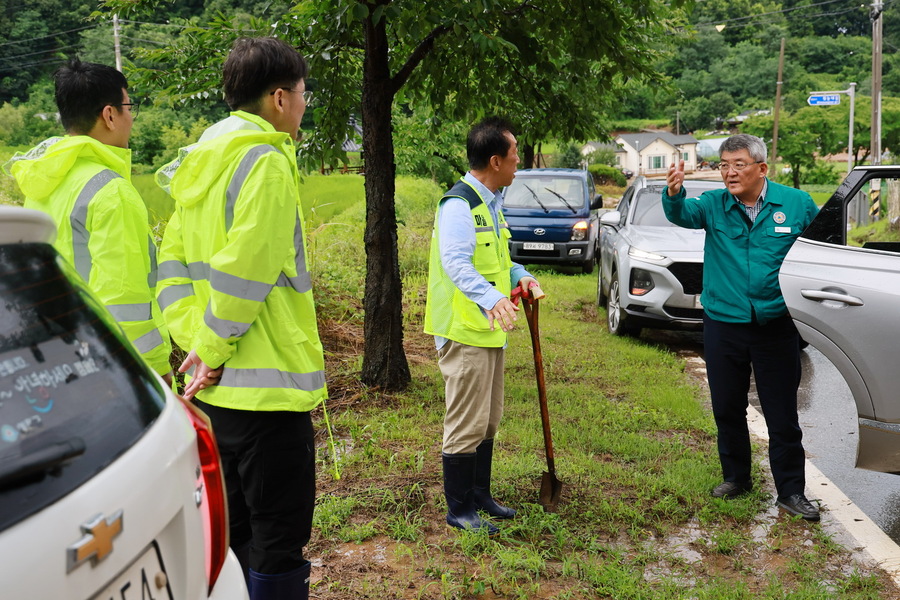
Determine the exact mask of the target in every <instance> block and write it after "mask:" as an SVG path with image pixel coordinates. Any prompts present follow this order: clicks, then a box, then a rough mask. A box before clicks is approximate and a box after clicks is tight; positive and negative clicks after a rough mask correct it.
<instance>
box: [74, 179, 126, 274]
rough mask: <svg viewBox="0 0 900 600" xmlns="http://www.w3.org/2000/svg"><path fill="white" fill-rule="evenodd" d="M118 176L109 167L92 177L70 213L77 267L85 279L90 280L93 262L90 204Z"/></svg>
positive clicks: (82, 189)
mask: <svg viewBox="0 0 900 600" xmlns="http://www.w3.org/2000/svg"><path fill="white" fill-rule="evenodd" d="M118 178H119V175H118V174H117V173H115V172H114V171H110V170H109V169H104V170H103V171H100V172H99V173H97V174H96V175H94V176H93V177H91V178H90V179H89V180H88V182H87V183H86V184H84V187H83V188H81V192H79V194H78V198H76V199H75V205H74V206H73V207H72V214H70V215H69V224H70V225H71V226H72V251H73V254H74V257H75V269H76V270H77V271H78V274H79V275H81V277H82V279H84V280H85V281H89V280H90V276H91V264H92V261H91V251H90V249H89V248H88V242H89V241H90V239H91V232H90V231H88V229H87V214H88V205H89V204H90V203H91V200H93V199H94V196H96V195H97V192H99V191H100V190H101V189H102V188H103V186H104V185H106V184H107V183H109V182H110V181H112V180H113V179H118Z"/></svg>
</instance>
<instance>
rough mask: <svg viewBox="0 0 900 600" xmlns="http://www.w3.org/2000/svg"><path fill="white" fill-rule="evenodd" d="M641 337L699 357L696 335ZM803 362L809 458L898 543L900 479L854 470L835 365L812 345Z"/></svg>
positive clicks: (850, 420) (853, 432) (847, 403)
mask: <svg viewBox="0 0 900 600" xmlns="http://www.w3.org/2000/svg"><path fill="white" fill-rule="evenodd" d="M641 337H642V338H644V339H646V340H648V341H651V340H652V341H655V342H660V343H664V344H666V345H668V346H669V347H670V348H671V349H672V350H673V351H675V352H677V353H678V354H679V355H681V356H684V357H685V358H686V359H687V360H688V361H689V362H691V361H692V360H694V361H697V360H699V359H698V358H692V357H698V356H702V353H703V344H702V334H699V333H693V332H690V333H689V332H673V331H662V330H656V331H654V330H645V331H644V333H643V334H641ZM802 364H803V379H802V381H801V382H800V392H799V396H798V405H799V411H800V425H801V427H802V428H803V446H804V448H805V449H806V455H807V458H808V459H809V460H810V462H812V463H813V465H814V466H815V467H816V468H817V469H819V470H820V471H821V472H822V474H823V475H825V477H827V478H828V479H830V480H831V481H832V482H834V484H835V485H836V486H837V487H838V488H840V490H841V491H842V492H843V493H844V494H845V495H846V496H847V497H848V498H849V499H850V500H851V501H852V502H853V503H854V504H856V506H857V507H858V508H859V509H860V510H861V511H862V512H863V513H864V514H865V515H866V516H867V517H869V518H870V519H872V521H873V522H874V523H875V524H876V525H878V527H880V528H881V529H882V531H884V532H885V533H886V534H887V535H888V536H889V537H890V538H891V539H892V540H893V541H894V542H895V543H897V544H900V476H898V475H890V474H887V473H877V472H874V471H867V470H864V469H857V468H856V467H855V466H854V465H855V461H856V445H857V438H858V429H859V427H858V424H857V415H856V405H855V403H854V402H853V397H852V396H851V395H850V389H849V388H848V387H847V384H846V383H845V382H844V379H843V377H841V374H840V373H839V372H838V370H837V369H836V368H835V367H834V365H832V364H831V362H830V361H829V360H828V359H827V358H825V356H824V355H822V353H821V352H819V351H818V350H816V349H815V348H813V347H812V346H809V347H807V348H806V349H805V350H804V351H803V354H802ZM701 368H702V367H701ZM752 394H755V389H753V387H751V395H752ZM751 403H752V404H753V405H754V406H756V407H757V409H758V408H759V403H758V401H757V400H756V399H755V398H752V397H751ZM807 487H808V490H807V491H808V493H809V497H810V499H815V498H816V490H815V489H810V488H809V486H807Z"/></svg>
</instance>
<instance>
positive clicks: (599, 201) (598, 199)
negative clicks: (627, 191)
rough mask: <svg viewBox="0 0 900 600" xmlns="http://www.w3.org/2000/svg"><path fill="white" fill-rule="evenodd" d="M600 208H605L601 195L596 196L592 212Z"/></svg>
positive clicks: (592, 204) (592, 203)
mask: <svg viewBox="0 0 900 600" xmlns="http://www.w3.org/2000/svg"><path fill="white" fill-rule="evenodd" d="M598 208H603V196H602V195H601V194H597V195H596V196H594V200H593V201H592V202H591V210H597V209H598Z"/></svg>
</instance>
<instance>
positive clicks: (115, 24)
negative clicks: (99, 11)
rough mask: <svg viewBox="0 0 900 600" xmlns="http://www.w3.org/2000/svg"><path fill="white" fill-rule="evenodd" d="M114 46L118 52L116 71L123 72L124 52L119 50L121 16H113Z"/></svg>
mask: <svg viewBox="0 0 900 600" xmlns="http://www.w3.org/2000/svg"><path fill="white" fill-rule="evenodd" d="M113 45H114V46H115V51H116V70H117V71H118V72H120V73H121V72H122V51H121V50H120V49H119V15H117V14H115V15H113Z"/></svg>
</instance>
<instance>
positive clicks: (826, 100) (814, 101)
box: [806, 94, 841, 106]
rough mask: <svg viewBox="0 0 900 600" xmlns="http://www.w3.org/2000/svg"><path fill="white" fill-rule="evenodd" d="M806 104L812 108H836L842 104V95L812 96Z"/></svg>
mask: <svg viewBox="0 0 900 600" xmlns="http://www.w3.org/2000/svg"><path fill="white" fill-rule="evenodd" d="M806 102H807V103H808V104H809V105H810V106H834V105H835V104H840V103H841V96H840V94H819V95H816V96H810V97H809V98H807V100H806Z"/></svg>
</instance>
